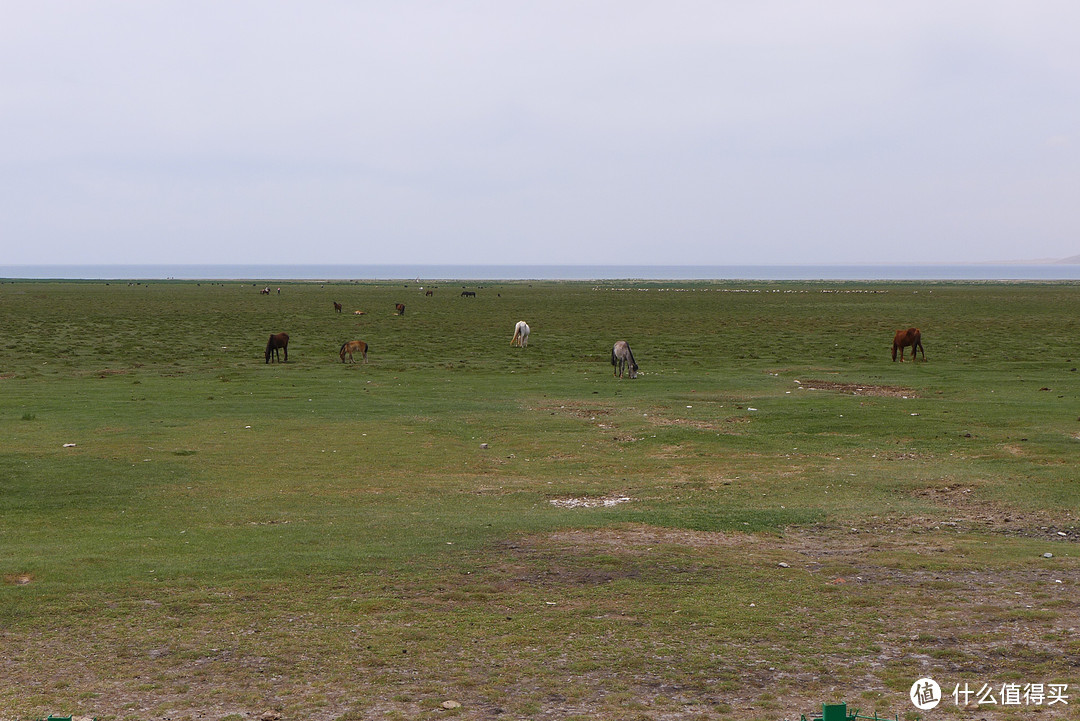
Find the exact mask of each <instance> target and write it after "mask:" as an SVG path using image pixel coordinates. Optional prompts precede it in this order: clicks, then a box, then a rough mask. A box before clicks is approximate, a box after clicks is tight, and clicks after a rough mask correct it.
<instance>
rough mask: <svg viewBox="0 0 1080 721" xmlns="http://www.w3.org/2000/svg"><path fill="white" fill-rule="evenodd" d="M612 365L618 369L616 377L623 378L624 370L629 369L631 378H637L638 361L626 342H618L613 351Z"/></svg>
mask: <svg viewBox="0 0 1080 721" xmlns="http://www.w3.org/2000/svg"><path fill="white" fill-rule="evenodd" d="M611 365H613V366H615V367H616V369H617V370H616V371H615V375H616V376H617V377H619V378H622V374H623V368H624V367H629V369H630V377H631V378H637V372H638V365H637V361H635V360H634V354H633V352H632V351H631V350H630V346H629V345H628V344H627V342H626V341H624V340H620V341H617V342H616V343H615V347H614V348H612V349H611Z"/></svg>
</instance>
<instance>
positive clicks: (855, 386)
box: [796, 380, 919, 398]
mask: <svg viewBox="0 0 1080 721" xmlns="http://www.w3.org/2000/svg"><path fill="white" fill-rule="evenodd" d="M796 382H797V383H799V387H800V388H802V389H803V390H807V391H836V392H838V393H850V394H851V395H853V396H878V397H883V398H918V397H919V396H918V394H917V393H916V392H915V389H914V388H907V387H905V386H876V385H871V384H869V383H839V382H837V381H816V380H808V381H801V382H798V381H796Z"/></svg>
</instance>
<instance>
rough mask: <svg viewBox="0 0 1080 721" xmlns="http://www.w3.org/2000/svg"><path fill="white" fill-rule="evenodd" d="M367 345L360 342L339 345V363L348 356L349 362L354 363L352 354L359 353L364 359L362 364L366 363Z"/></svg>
mask: <svg viewBox="0 0 1080 721" xmlns="http://www.w3.org/2000/svg"><path fill="white" fill-rule="evenodd" d="M367 352H368V344H367V343H365V342H364V341H362V340H351V341H349V342H348V343H342V344H341V352H340V353H339V354H338V355H340V356H341V362H342V363H344V362H345V356H346V355H348V356H349V362H350V363H355V362H356V361H355V360H353V353H359V354H360V355H361V356H363V358H364V362H365V363H367Z"/></svg>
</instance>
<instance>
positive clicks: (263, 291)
mask: <svg viewBox="0 0 1080 721" xmlns="http://www.w3.org/2000/svg"><path fill="white" fill-rule="evenodd" d="M259 295H270V289H269V288H263V289H262V290H260V291H259Z"/></svg>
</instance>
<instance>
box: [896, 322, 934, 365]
mask: <svg viewBox="0 0 1080 721" xmlns="http://www.w3.org/2000/svg"><path fill="white" fill-rule="evenodd" d="M907 346H911V360H913V361H914V360H915V359H916V355H915V351H916V350H920V351H922V359H923V360H924V361H925V360H926V351H925V350H923V347H922V333H920V332H919V329H918V328H908V329H907V330H898V331H896V335H895V336H893V339H892V359H893V360H894V361H895V360H896V349H897V348H899V349H900V362H901V363H903V362H904V348H906V347H907Z"/></svg>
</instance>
